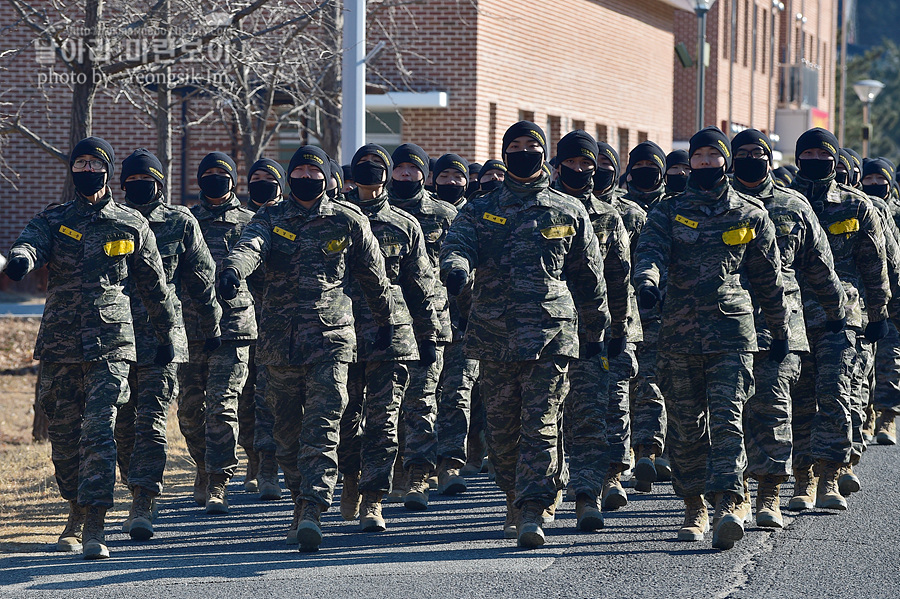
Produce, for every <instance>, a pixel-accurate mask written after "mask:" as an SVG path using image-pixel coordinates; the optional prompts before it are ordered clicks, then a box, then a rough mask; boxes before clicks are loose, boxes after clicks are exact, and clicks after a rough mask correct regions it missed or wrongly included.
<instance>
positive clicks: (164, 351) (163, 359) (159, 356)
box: [153, 343, 175, 366]
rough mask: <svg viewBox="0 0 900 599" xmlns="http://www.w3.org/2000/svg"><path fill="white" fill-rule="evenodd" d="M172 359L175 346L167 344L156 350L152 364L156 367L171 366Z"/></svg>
mask: <svg viewBox="0 0 900 599" xmlns="http://www.w3.org/2000/svg"><path fill="white" fill-rule="evenodd" d="M174 359H175V346H174V345H172V344H171V343H167V344H165V345H160V346H159V347H157V348H156V358H154V359H153V363H154V364H156V365H157V366H165V365H166V364H171V363H172V360H174Z"/></svg>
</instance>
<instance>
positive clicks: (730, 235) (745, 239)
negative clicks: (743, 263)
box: [722, 226, 756, 245]
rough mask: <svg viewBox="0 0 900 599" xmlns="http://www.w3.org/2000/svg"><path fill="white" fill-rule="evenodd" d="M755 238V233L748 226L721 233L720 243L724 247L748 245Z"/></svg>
mask: <svg viewBox="0 0 900 599" xmlns="http://www.w3.org/2000/svg"><path fill="white" fill-rule="evenodd" d="M755 237H756V231H754V230H753V229H751V228H750V227H748V226H742V227H737V228H735V229H731V230H730V231H725V232H724V233H722V241H724V242H725V244H726V245H744V244H745V243H750V242H751V241H753V239H754V238H755Z"/></svg>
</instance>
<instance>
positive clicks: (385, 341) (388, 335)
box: [372, 324, 394, 351]
mask: <svg viewBox="0 0 900 599" xmlns="http://www.w3.org/2000/svg"><path fill="white" fill-rule="evenodd" d="M393 338H394V325H392V324H386V325H383V326H380V327H378V332H376V333H375V341H374V342H373V343H372V348H373V349H375V350H377V351H384V350H386V349H387V348H389V347H390V346H391V339H393Z"/></svg>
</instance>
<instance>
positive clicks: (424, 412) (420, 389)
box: [400, 343, 444, 470]
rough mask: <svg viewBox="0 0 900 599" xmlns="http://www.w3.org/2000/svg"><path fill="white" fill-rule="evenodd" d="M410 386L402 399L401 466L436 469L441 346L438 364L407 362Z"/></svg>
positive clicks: (442, 354) (438, 352)
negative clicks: (403, 433)
mask: <svg viewBox="0 0 900 599" xmlns="http://www.w3.org/2000/svg"><path fill="white" fill-rule="evenodd" d="M408 366H409V387H408V388H407V389H406V394H405V395H404V396H403V404H402V405H401V409H400V411H401V413H402V415H403V425H404V431H405V435H406V437H405V439H406V445H405V446H404V448H403V467H404V468H406V469H407V470H409V468H410V467H411V466H412V465H413V464H422V465H425V464H428V465H430V466H431V467H432V468H434V467H435V466H437V433H436V432H435V430H434V423H435V421H436V420H437V411H438V406H437V389H438V384H439V383H440V380H441V371H442V370H443V369H444V346H443V345H442V344H440V343H439V344H438V346H437V361H436V362H434V363H433V364H429V365H428V366H423V365H421V364H419V362H409V363H408Z"/></svg>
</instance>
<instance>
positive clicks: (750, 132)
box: [731, 129, 772, 183]
mask: <svg viewBox="0 0 900 599" xmlns="http://www.w3.org/2000/svg"><path fill="white" fill-rule="evenodd" d="M751 144H752V145H756V146H759V147H761V148H762V150H763V152H765V156H764V157H763V158H760V159H756V158H751V157H750V156H747V157H746V158H735V159H734V162H733V164H734V176H735V177H737V178H738V179H740V180H741V181H746V182H747V183H756V182H757V181H762V180H763V179H765V178H766V177H767V176H768V174H769V165H771V164H772V140H770V139H769V136H768V135H766V134H765V133H763V132H762V131H760V130H758V129H744V130H743V131H741V132H740V133H738V134H737V135H735V136H734V139H732V140H731V148H732V150H733V151H737V148H740V147H741V146H746V145H751Z"/></svg>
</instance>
